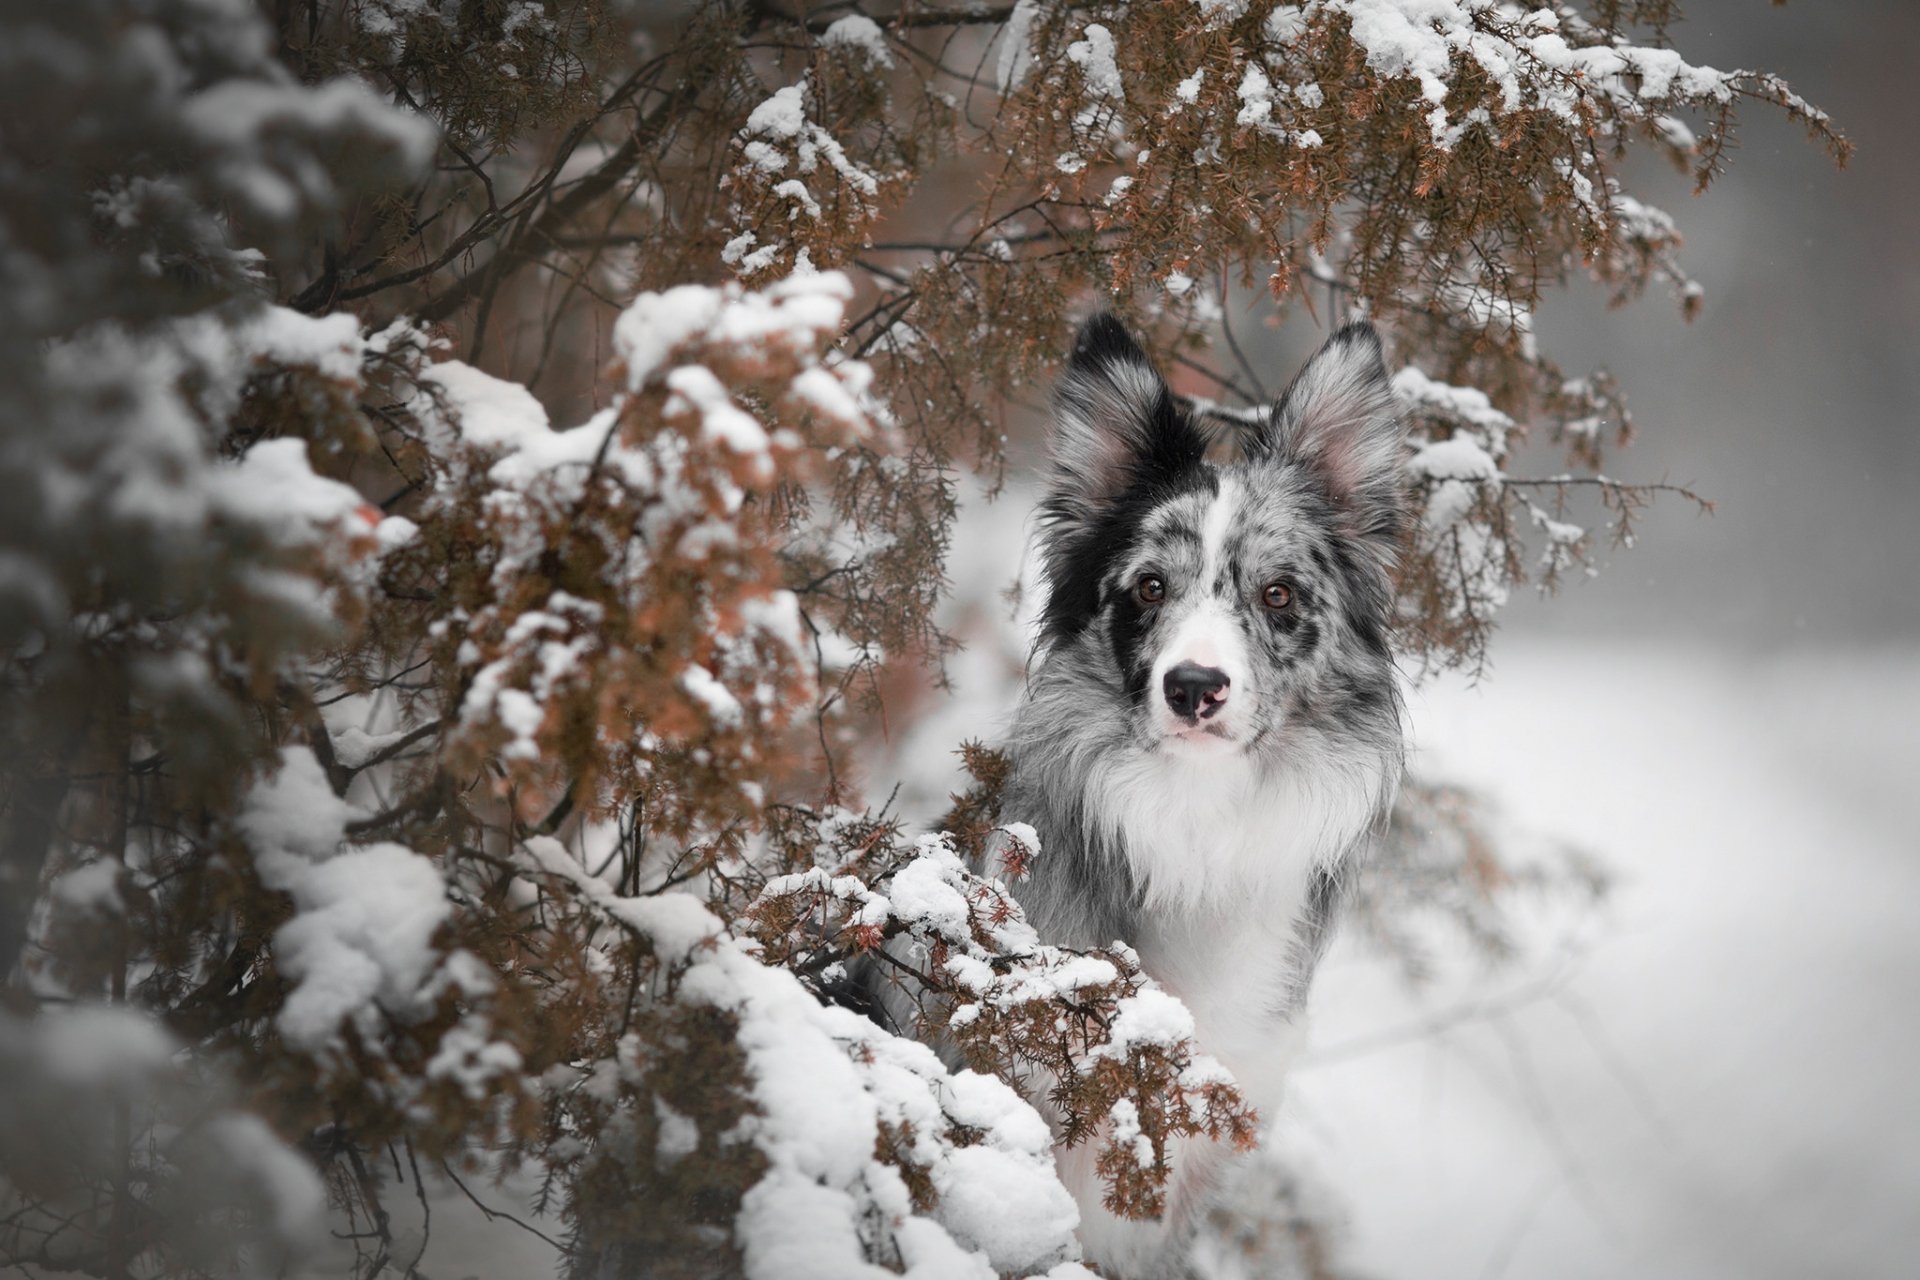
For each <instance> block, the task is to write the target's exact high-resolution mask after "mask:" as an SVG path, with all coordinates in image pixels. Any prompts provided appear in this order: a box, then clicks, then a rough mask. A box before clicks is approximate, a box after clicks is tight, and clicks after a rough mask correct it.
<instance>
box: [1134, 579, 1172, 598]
mask: <svg viewBox="0 0 1920 1280" xmlns="http://www.w3.org/2000/svg"><path fill="white" fill-rule="evenodd" d="M1133 594H1134V595H1136V596H1138V597H1140V603H1141V604H1159V603H1160V602H1161V601H1162V600H1164V599H1166V598H1167V584H1166V583H1164V582H1162V581H1160V579H1159V577H1158V576H1157V575H1155V574H1151V573H1149V574H1146V575H1144V576H1142V577H1141V579H1140V581H1138V582H1136V583H1135V584H1134V586H1133Z"/></svg>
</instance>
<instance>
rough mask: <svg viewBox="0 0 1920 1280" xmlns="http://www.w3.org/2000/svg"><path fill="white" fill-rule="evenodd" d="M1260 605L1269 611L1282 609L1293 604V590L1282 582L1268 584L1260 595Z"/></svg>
mask: <svg viewBox="0 0 1920 1280" xmlns="http://www.w3.org/2000/svg"><path fill="white" fill-rule="evenodd" d="M1260 603H1261V604H1264V605H1265V606H1267V608H1269V609H1276V610H1277V609H1284V608H1286V607H1287V606H1288V605H1290V604H1292V603H1293V588H1292V587H1290V586H1288V585H1287V584H1286V583H1284V582H1269V583H1268V584H1267V586H1266V589H1265V590H1264V591H1262V592H1261V593H1260Z"/></svg>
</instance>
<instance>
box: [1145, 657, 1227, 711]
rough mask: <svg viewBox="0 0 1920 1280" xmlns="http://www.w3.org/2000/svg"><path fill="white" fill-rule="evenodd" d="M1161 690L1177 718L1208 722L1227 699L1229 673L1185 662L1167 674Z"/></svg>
mask: <svg viewBox="0 0 1920 1280" xmlns="http://www.w3.org/2000/svg"><path fill="white" fill-rule="evenodd" d="M1160 688H1161V691H1162V692H1163V693H1165V694H1166V697H1167V705H1168V706H1169V707H1171V708H1173V713H1174V714H1175V715H1177V716H1180V717H1183V718H1184V719H1187V720H1200V719H1205V718H1206V717H1208V716H1211V715H1212V714H1213V713H1214V712H1216V711H1218V710H1219V709H1220V704H1221V703H1223V702H1225V701H1226V700H1227V673H1226V672H1224V671H1222V670H1220V669H1219V668H1218V667H1203V666H1201V665H1200V664H1198V663H1196V662H1183V663H1181V664H1180V665H1179V666H1177V667H1175V668H1173V669H1172V670H1171V671H1169V672H1167V676H1166V679H1164V680H1162V681H1161V682H1160Z"/></svg>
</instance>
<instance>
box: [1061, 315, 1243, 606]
mask: <svg viewBox="0 0 1920 1280" xmlns="http://www.w3.org/2000/svg"><path fill="white" fill-rule="evenodd" d="M1206 452H1207V442H1206V437H1205V436H1204V435H1202V434H1201V432H1200V430H1199V429H1198V428H1197V427H1195V426H1194V425H1193V422H1192V421H1191V420H1190V419H1189V418H1188V417H1187V415H1186V413H1185V412H1183V411H1182V410H1181V409H1180V407H1179V406H1178V405H1176V404H1175V403H1174V400H1173V395H1172V393H1170V392H1169V391H1168V390H1167V384H1166V383H1165V382H1163V381H1161V378H1160V375H1159V374H1158V373H1157V372H1155V371H1154V368H1153V364H1152V362H1151V361H1150V360H1148V359H1147V354H1146V352H1144V351H1142V350H1141V349H1140V347H1139V345H1138V344H1136V343H1135V342H1134V340H1133V339H1132V338H1131V337H1130V336H1129V335H1128V333H1127V331H1126V328H1125V327H1124V326H1123V325H1122V324H1121V323H1120V322H1119V321H1118V320H1116V319H1114V318H1113V317H1112V316H1111V315H1106V314H1101V315H1097V316H1095V317H1093V319H1091V320H1089V321H1087V323H1086V324H1085V325H1084V326H1083V327H1082V328H1081V330H1080V335H1079V337H1078V338H1077V339H1076V340H1075V342H1074V345H1073V353H1072V356H1071V357H1070V358H1069V359H1068V361H1067V369H1066V372H1065V374H1063V375H1062V377H1061V379H1060V386H1059V389H1058V390H1057V391H1056V392H1055V394H1054V427H1053V469H1052V475H1051V477H1050V479H1049V482H1048V486H1047V496H1046V498H1045V499H1044V500H1043V501H1042V502H1041V505H1040V516H1041V521H1042V527H1043V538H1042V546H1043V549H1044V552H1045V565H1046V576H1047V582H1048V596H1047V609H1046V619H1045V627H1046V631H1047V633H1048V634H1049V635H1051V636H1052V637H1053V638H1055V639H1060V638H1064V637H1065V636H1068V635H1071V634H1073V633H1074V632H1076V631H1077V630H1079V628H1080V627H1082V626H1084V625H1085V624H1086V623H1087V621H1088V620H1089V619H1091V618H1092V617H1093V615H1094V612H1095V610H1096V609H1097V607H1098V601H1099V587H1098V580H1099V578H1100V573H1101V568H1102V566H1103V565H1104V564H1105V563H1106V561H1107V559H1108V557H1109V556H1110V555H1111V554H1112V553H1113V551H1114V549H1115V545H1116V539H1124V534H1125V529H1126V526H1127V524H1128V513H1129V511H1130V510H1132V506H1131V505H1130V504H1133V503H1135V500H1136V499H1139V498H1141V497H1143V496H1144V495H1147V494H1150V493H1152V492H1154V491H1155V489H1156V488H1157V487H1158V486H1161V485H1164V484H1169V483H1173V482H1176V481H1178V480H1180V479H1181V478H1182V477H1184V476H1188V475H1191V474H1192V473H1193V472H1194V471H1195V470H1196V469H1197V468H1198V467H1199V465H1200V464H1201V462H1202V461H1204V459H1205V457H1206Z"/></svg>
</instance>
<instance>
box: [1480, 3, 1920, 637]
mask: <svg viewBox="0 0 1920 1280" xmlns="http://www.w3.org/2000/svg"><path fill="white" fill-rule="evenodd" d="M1685 9H1686V12H1687V14H1688V20H1687V21H1686V22H1685V23H1684V24H1683V25H1682V26H1681V27H1680V28H1679V32H1678V36H1677V42H1678V44H1679V45H1680V47H1681V48H1682V49H1683V50H1684V51H1685V52H1686V54H1687V56H1688V57H1689V58H1690V59H1692V60H1694V61H1697V62H1706V63H1708V64H1709V65H1713V66H1718V67H1731V66H1744V67H1764V68H1769V69H1773V70H1777V71H1780V72H1782V73H1783V74H1785V75H1786V76H1788V78H1789V79H1790V80H1791V82H1792V83H1793V86H1794V87H1795V89H1797V90H1799V91H1800V92H1801V93H1802V94H1803V95H1804V96H1806V97H1807V98H1808V99H1810V100H1811V101H1813V102H1815V103H1817V104H1819V105H1820V106H1822V107H1824V108H1826V109H1827V110H1828V111H1829V112H1830V113H1831V114H1832V115H1833V117H1834V118H1835V119H1836V120H1837V121H1839V122H1840V124H1841V125H1842V127H1844V128H1845V130H1846V132H1847V133H1848V135H1849V136H1850V137H1852V139H1853V140H1854V142H1855V143H1856V145H1857V151H1856V153H1855V156H1854V159H1853V161H1852V163H1851V164H1850V165H1849V166H1848V168H1847V169H1846V170H1845V171H1844V172H1840V173H1835V172H1834V170H1833V167H1832V165H1831V164H1829V163H1828V162H1827V160H1826V159H1825V158H1824V157H1823V156H1822V155H1821V154H1820V153H1819V152H1818V151H1817V150H1816V149H1815V148H1813V147H1811V146H1808V145H1807V144H1806V143H1805V141H1804V139H1803V138H1802V136H1801V135H1800V134H1799V133H1798V131H1796V130H1795V129H1793V128H1792V127H1791V126H1789V125H1788V124H1787V123H1786V122H1785V121H1782V120H1780V119H1778V118H1775V117H1774V116H1772V115H1771V114H1770V113H1768V112H1766V111H1749V112H1748V113H1747V119H1746V127H1745V128H1744V129H1743V131H1742V135H1741V145H1740V148H1739V150H1738V152H1737V153H1736V154H1735V155H1734V157H1733V163H1732V167H1731V169H1730V170H1729V172H1728V173H1726V174H1725V175H1724V176H1723V177H1722V178H1721V179H1720V181H1719V182H1717V183H1716V184H1715V185H1714V186H1713V187H1712V188H1711V189H1710V190H1709V191H1708V192H1707V194H1706V195H1704V196H1702V197H1698V198H1696V197H1694V196H1693V195H1692V194H1691V192H1690V188H1689V184H1688V183H1687V182H1686V181H1685V180H1684V179H1683V178H1680V177H1678V176H1676V175H1673V174H1671V173H1668V172H1666V171H1665V170H1657V169H1655V168H1654V167H1652V166H1649V167H1648V169H1647V170H1646V171H1645V172H1642V173H1639V174H1638V175H1637V176H1638V178H1639V182H1640V187H1641V191H1642V194H1643V195H1645V196H1646V197H1647V198H1649V199H1651V200H1652V202H1653V203H1655V204H1658V205H1660V206H1661V207H1663V208H1665V209H1667V210H1668V211H1669V212H1671V213H1673V214H1674V216H1675V217H1676V218H1678V219H1679V220H1680V224H1681V228H1682V230H1683V231H1684V232H1685V233H1686V234H1687V237H1688V248H1687V252H1686V254H1685V260H1686V262H1687V264H1688V265H1689V267H1690V268H1691V270H1692V271H1693V273H1694V274H1695V276H1696V277H1697V278H1698V279H1699V280H1700V281H1701V282H1702V283H1703V284H1704V285H1705V286H1706V289H1707V297H1706V310H1705V312H1704V313H1703V314H1702V315H1701V316H1700V317H1699V318H1698V319H1697V320H1695V321H1694V322H1693V323H1692V324H1690V325H1689V324H1683V323H1682V322H1681V321H1680V320H1679V319H1678V317H1677V316H1676V315H1674V313H1673V311H1672V309H1671V308H1670V307H1667V306H1666V305H1665V304H1664V301H1663V300H1662V299H1659V298H1656V297H1651V296H1650V297H1648V298H1647V299H1645V300H1644V301H1643V302H1642V303H1640V304H1639V305H1636V306H1632V307H1628V308H1625V309H1621V310H1614V311H1608V310H1607V309H1606V308H1605V307H1604V306H1602V305H1600V300H1599V299H1597V298H1595V297H1594V296H1592V293H1591V291H1576V292H1574V293H1573V294H1572V295H1571V296H1569V297H1566V298H1561V299H1556V300H1555V301H1554V302H1553V304H1552V305H1549V306H1548V307H1547V308H1545V309H1544V311H1543V313H1542V315H1541V316H1540V318H1539V328H1540V332H1541V334H1542V337H1543V341H1545V342H1547V343H1548V344H1549V349H1550V350H1554V351H1558V352H1561V353H1563V358H1564V359H1565V360H1566V361H1567V363H1568V364H1569V366H1570V367H1571V366H1577V365H1579V364H1580V363H1582V362H1583V360H1584V359H1585V358H1589V357H1590V358H1591V359H1593V360H1595V361H1597V362H1603V363H1606V364H1608V365H1610V366H1611V367H1612V368H1614V369H1615V370H1616V371H1618V372H1619V374H1620V375H1621V377H1622V378H1623V379H1624V380H1625V381H1626V382H1627V385H1628V388H1629V391H1630V393H1631V396H1632V403H1633V405H1634V408H1635V416H1636V418H1637V419H1638V420H1639V421H1640V422H1641V423H1642V425H1643V428H1644V430H1643V434H1642V439H1641V443H1640V444H1639V445H1638V446H1636V447H1635V448H1634V449H1633V450H1630V451H1628V452H1627V453H1625V454H1622V455H1619V456H1618V457H1617V458H1616V460H1615V461H1614V462H1613V463H1612V464H1610V465H1611V466H1612V467H1613V469H1614V471H1615V472H1616V473H1617V474H1619V475H1621V476H1622V477H1657V476H1660V475H1663V474H1664V475H1667V476H1670V477H1672V478H1673V479H1676V480H1682V481H1692V482H1694V483H1696V484H1698V485H1699V486H1700V488H1701V490H1702V492H1704V493H1705V494H1706V495H1707V496H1710V497H1712V498H1713V499H1715V500H1716V502H1717V503H1718V511H1717V513H1716V514H1715V516H1714V517H1713V518H1711V519H1710V520H1706V521H1697V520H1696V519H1695V518H1694V516H1693V515H1692V514H1691V513H1690V512H1687V511H1685V510H1682V509H1681V507H1680V506H1679V505H1678V504H1671V503H1669V504H1666V509H1665V510H1662V511H1660V512H1658V513H1656V515H1655V516H1654V518H1652V519H1650V520H1649V521H1648V522H1647V523H1646V525H1645V526H1644V532H1645V537H1644V538H1643V539H1642V541H1641V545H1640V546H1639V547H1638V548H1636V549H1635V550H1634V551H1632V552H1631V553H1627V554H1621V555H1615V556H1612V557H1611V559H1612V561H1613V564H1612V569H1611V572H1610V573H1609V574H1607V575H1606V576H1604V577H1602V578H1601V579H1600V580H1599V581H1597V582H1595V583H1592V584H1589V585H1588V586H1586V587H1584V588H1581V589H1577V590H1573V591H1569V592H1568V593H1567V594H1566V595H1565V596H1564V597H1562V598H1561V599H1559V600H1556V601H1553V602H1551V603H1550V604H1549V605H1548V606H1547V607H1545V608H1527V607H1525V603H1524V602H1520V604H1521V607H1518V608H1516V609H1515V611H1514V617H1513V622H1514V625H1515V626H1521V625H1525V626H1528V627H1539V628H1543V629H1548V630H1551V631H1554V632H1556V633H1564V634H1573V633H1579V634H1582V635H1593V634H1595V633H1596V632H1599V633H1608V632H1628V633H1632V634H1637V635H1644V634H1647V633H1649V632H1653V633H1658V632H1673V633H1677V634H1683V635H1688V636H1696V637H1700V638H1710V639H1712V640H1714V641H1716V642H1722V643H1726V644H1731V645H1737V646H1740V647H1743V648H1745V647H1758V648H1762V649H1777V648H1780V647H1782V646H1797V645H1801V644H1806V643H1812V642H1821V643H1828V644H1839V645H1857V644H1861V643H1879V642H1897V641H1913V640H1914V639H1916V637H1920V592H1916V591H1915V589H1914V587H1915V585H1916V583H1917V582H1920V573H1916V571H1915V568H1914V566H1913V565H1912V564H1911V563H1910V559H1909V558H1910V557H1911V556H1912V555H1913V554H1914V552H1916V551H1920V494H1917V493H1916V487H1915V486H1916V481H1920V430H1917V429H1916V428H1917V427H1920V410H1917V406H1920V360H1916V358H1915V338H1916V334H1917V333H1920V164H1916V159H1917V158H1920V92H1916V90H1920V83H1916V81H1920V4H1916V3H1914V2H1913V0H1798V2H1796V3H1793V4H1789V5H1786V6H1784V7H1777V6H1775V5H1773V4H1770V3H1768V2H1767V0H1690V2H1689V3H1687V4H1686V5H1685Z"/></svg>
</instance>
